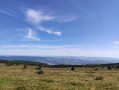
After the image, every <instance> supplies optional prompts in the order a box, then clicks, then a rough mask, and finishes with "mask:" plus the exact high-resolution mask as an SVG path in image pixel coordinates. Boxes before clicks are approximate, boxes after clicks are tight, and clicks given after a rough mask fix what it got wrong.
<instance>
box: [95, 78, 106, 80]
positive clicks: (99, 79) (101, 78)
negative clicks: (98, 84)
mask: <svg viewBox="0 0 119 90" xmlns="http://www.w3.org/2000/svg"><path fill="white" fill-rule="evenodd" d="M103 79H104V77H96V79H95V80H103Z"/></svg>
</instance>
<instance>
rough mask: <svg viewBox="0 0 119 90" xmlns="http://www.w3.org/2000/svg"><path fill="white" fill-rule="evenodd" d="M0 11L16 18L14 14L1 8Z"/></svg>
mask: <svg viewBox="0 0 119 90" xmlns="http://www.w3.org/2000/svg"><path fill="white" fill-rule="evenodd" d="M0 12H1V13H4V14H7V15H9V16H12V17H15V18H17V19H18V17H17V16H15V15H14V14H11V13H9V12H6V11H3V10H0Z"/></svg>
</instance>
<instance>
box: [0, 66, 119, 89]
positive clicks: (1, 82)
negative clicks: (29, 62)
mask: <svg viewBox="0 0 119 90" xmlns="http://www.w3.org/2000/svg"><path fill="white" fill-rule="evenodd" d="M0 66H1V67H0V90H119V70H116V69H112V70H107V68H105V69H102V68H98V70H96V71H95V68H87V69H86V68H75V71H71V70H70V69H71V68H43V71H44V74H37V73H36V72H38V70H36V66H28V68H26V69H25V70H23V65H19V66H6V65H4V64H0ZM100 77H103V79H101V80H96V78H100Z"/></svg>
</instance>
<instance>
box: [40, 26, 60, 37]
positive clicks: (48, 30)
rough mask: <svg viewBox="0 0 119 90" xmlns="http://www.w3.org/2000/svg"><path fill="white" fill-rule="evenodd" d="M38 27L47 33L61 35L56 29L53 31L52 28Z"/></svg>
mask: <svg viewBox="0 0 119 90" xmlns="http://www.w3.org/2000/svg"><path fill="white" fill-rule="evenodd" d="M38 29H39V30H40V31H45V32H47V33H48V34H55V35H58V36H61V32H56V31H53V30H50V29H45V28H43V27H38Z"/></svg>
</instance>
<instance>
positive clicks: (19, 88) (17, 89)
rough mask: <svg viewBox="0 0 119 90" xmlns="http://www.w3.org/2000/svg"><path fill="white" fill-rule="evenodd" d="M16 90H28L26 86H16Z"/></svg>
mask: <svg viewBox="0 0 119 90" xmlns="http://www.w3.org/2000/svg"><path fill="white" fill-rule="evenodd" d="M16 90H27V89H26V88H25V87H24V86H21V87H18V88H16Z"/></svg>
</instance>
